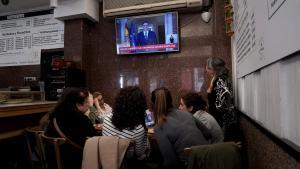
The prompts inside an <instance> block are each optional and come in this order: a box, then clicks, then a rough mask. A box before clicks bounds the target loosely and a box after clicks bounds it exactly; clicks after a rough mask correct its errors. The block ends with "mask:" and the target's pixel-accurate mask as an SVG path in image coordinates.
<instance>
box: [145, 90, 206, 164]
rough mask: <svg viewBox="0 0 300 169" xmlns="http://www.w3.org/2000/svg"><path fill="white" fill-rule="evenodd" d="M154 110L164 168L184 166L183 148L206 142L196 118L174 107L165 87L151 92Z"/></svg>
mask: <svg viewBox="0 0 300 169" xmlns="http://www.w3.org/2000/svg"><path fill="white" fill-rule="evenodd" d="M151 101H152V110H153V112H154V119H155V123H156V125H155V127H154V134H155V138H156V139H157V143H158V146H159V149H160V152H161V154H162V156H163V160H164V161H163V166H164V167H165V168H184V167H185V163H186V161H187V157H186V155H185V154H184V153H183V151H184V148H187V147H191V146H194V145H201V144H208V142H207V140H206V139H205V138H204V136H203V133H202V132H201V130H200V129H199V128H198V126H197V120H195V119H194V117H193V116H192V115H191V114H190V113H188V112H181V111H179V110H178V109H175V108H174V107H173V104H172V96H171V93H170V91H169V90H168V89H167V88H164V87H162V88H158V89H156V90H154V91H153V92H152V94H151Z"/></svg>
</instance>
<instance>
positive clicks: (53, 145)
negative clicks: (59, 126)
mask: <svg viewBox="0 0 300 169" xmlns="http://www.w3.org/2000/svg"><path fill="white" fill-rule="evenodd" d="M41 139H42V143H43V145H44V147H45V154H46V156H45V157H46V160H47V162H48V163H49V162H51V161H50V158H51V157H50V154H51V153H50V151H51V150H52V152H54V154H53V155H54V158H53V157H52V158H53V159H55V162H56V168H57V169H62V160H61V154H60V153H61V151H60V147H61V145H63V144H65V143H66V139H64V138H55V137H48V136H45V135H44V134H42V135H41ZM47 151H48V152H47ZM48 166H49V165H48Z"/></svg>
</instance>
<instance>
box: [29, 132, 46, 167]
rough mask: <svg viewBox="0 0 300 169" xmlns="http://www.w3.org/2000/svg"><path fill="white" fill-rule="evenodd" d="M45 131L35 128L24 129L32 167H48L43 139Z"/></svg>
mask: <svg viewBox="0 0 300 169" xmlns="http://www.w3.org/2000/svg"><path fill="white" fill-rule="evenodd" d="M43 133H44V131H40V130H36V129H34V128H26V129H25V131H24V135H25V137H26V143H27V147H28V156H29V158H30V164H31V168H32V169H34V168H42V169H46V160H45V151H44V147H43V144H42V141H41V135H42V134H43ZM36 164H38V166H36Z"/></svg>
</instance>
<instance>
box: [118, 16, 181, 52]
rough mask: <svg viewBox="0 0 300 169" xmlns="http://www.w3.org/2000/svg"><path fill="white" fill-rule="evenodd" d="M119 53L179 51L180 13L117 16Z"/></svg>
mask: <svg viewBox="0 0 300 169" xmlns="http://www.w3.org/2000/svg"><path fill="white" fill-rule="evenodd" d="M116 42H117V54H118V55H123V54H136V53H152V52H174V51H179V36H178V14H177V12H168V13H160V14H152V15H141V16H132V17H124V18H116Z"/></svg>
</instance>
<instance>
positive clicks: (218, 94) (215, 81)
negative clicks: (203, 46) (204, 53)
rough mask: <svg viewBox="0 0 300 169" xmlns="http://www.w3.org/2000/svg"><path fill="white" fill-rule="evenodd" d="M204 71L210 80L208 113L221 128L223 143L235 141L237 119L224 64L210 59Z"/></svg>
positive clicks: (213, 58) (217, 59) (216, 58)
mask: <svg viewBox="0 0 300 169" xmlns="http://www.w3.org/2000/svg"><path fill="white" fill-rule="evenodd" d="M206 71H207V73H208V75H209V76H210V78H211V80H210V85H209V87H208V89H207V98H208V103H209V107H208V111H209V113H210V114H211V115H212V116H214V118H215V119H216V120H217V122H218V123H219V125H220V126H221V127H222V129H223V132H224V141H233V140H236V138H237V135H238V132H237V131H238V119H237V114H236V111H235V109H234V105H233V95H232V87H231V81H230V78H229V75H228V69H227V68H226V67H225V62H224V61H223V60H222V59H220V58H218V57H210V58H208V59H207V63H206Z"/></svg>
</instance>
